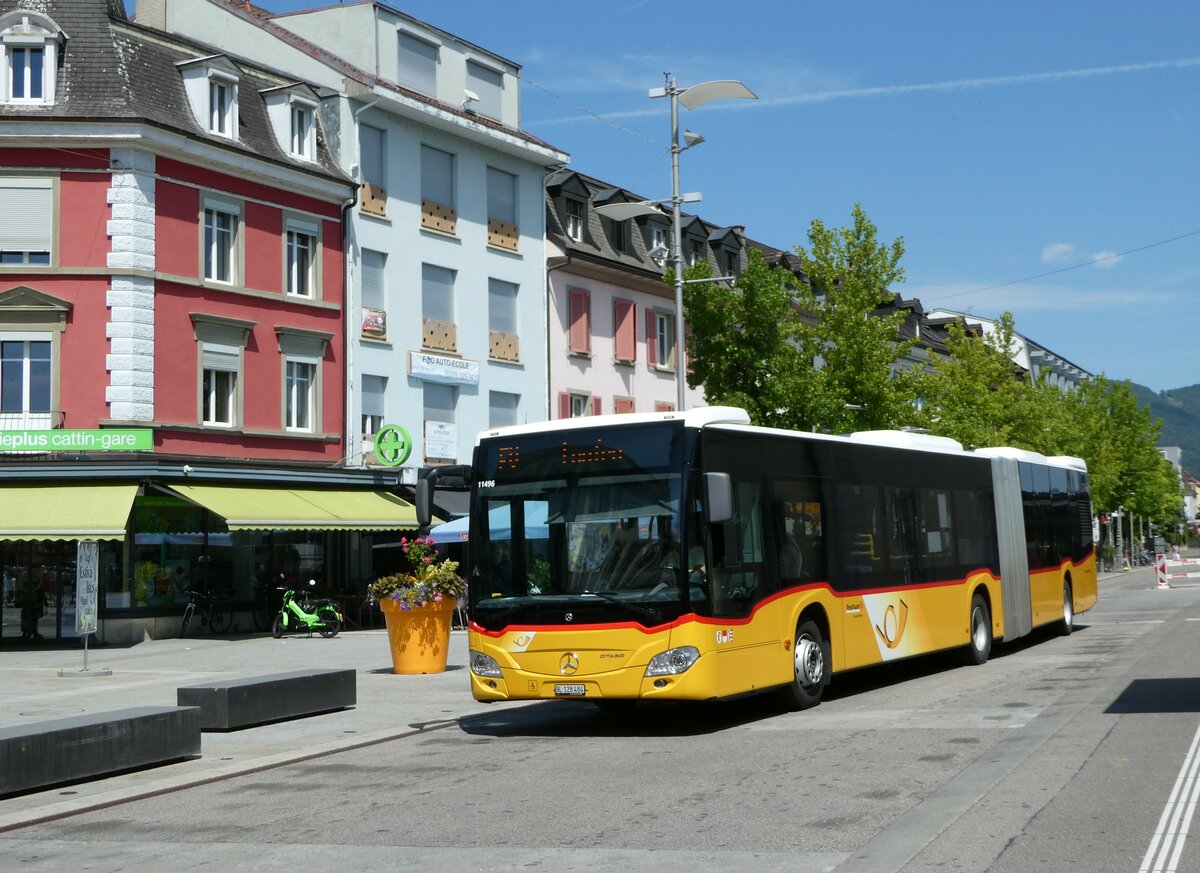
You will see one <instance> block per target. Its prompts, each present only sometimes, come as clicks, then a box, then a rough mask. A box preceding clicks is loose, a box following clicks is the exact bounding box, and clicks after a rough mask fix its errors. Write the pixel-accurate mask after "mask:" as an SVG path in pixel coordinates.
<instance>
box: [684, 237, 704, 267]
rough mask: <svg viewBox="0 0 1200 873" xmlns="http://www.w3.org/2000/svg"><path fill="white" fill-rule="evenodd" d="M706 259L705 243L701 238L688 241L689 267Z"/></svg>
mask: <svg viewBox="0 0 1200 873" xmlns="http://www.w3.org/2000/svg"><path fill="white" fill-rule="evenodd" d="M703 261H704V243H702V242H700V241H699V240H691V241H690V242H689V243H688V256H687V262H688V266H689V267H694V266H696V264H699V263H702V262H703Z"/></svg>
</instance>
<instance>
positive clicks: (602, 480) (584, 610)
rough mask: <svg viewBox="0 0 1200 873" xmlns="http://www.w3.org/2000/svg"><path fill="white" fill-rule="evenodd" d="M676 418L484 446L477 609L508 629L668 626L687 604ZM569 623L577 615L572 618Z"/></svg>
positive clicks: (475, 537)
mask: <svg viewBox="0 0 1200 873" xmlns="http://www.w3.org/2000/svg"><path fill="white" fill-rule="evenodd" d="M684 441H685V432H684V429H683V427H682V425H681V424H679V423H676V422H655V423H651V424H646V425H625V426H622V427H619V428H588V429H572V430H568V431H563V432H559V433H557V434H554V435H549V434H522V435H520V436H516V437H507V438H504V437H499V438H494V439H491V440H487V441H484V442H483V443H481V444H480V446H479V448H478V449H477V452H476V462H475V468H476V469H475V475H476V482H477V487H476V491H475V497H474V501H473V504H472V507H471V547H470V554H471V565H472V566H471V575H470V588H469V592H470V595H469V596H470V603H471V611H472V617H473V618H474V620H475V621H476V622H477V623H479V624H480V625H482V626H483V627H488V628H500V627H503V626H505V625H507V624H509V623H510V622H521V623H525V622H529V621H536V622H538V623H543V624H545V623H551V624H553V623H560V622H564V621H575V622H579V621H587V622H589V623H596V622H604V621H621V622H628V621H636V622H639V623H641V624H644V625H648V626H649V625H653V624H658V623H661V622H663V621H669V620H670V619H672V618H674V617H676V616H678V615H679V614H680V613H681V611H682V610H683V608H684V606H685V597H686V593H685V586H684V584H683V583H684V581H685V574H684V572H683V568H684V563H683V559H682V558H683V547H682V545H681V542H682V540H681V536H680V518H681V511H680V508H681V505H682V498H683V495H682V488H683V481H684V480H683V475H682V471H683V458H684V451H683V443H684ZM568 613H569V614H570V615H571V617H570V618H567V617H566V616H567V614H568Z"/></svg>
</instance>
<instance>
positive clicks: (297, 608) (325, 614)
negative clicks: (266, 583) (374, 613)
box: [271, 582, 345, 639]
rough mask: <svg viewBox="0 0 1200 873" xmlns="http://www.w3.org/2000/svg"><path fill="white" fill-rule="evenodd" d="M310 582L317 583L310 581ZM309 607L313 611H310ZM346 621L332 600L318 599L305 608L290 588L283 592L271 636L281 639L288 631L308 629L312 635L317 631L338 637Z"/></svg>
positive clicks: (299, 631) (324, 634)
mask: <svg viewBox="0 0 1200 873" xmlns="http://www.w3.org/2000/svg"><path fill="white" fill-rule="evenodd" d="M309 584H310V585H313V584H315V583H312V582H310V583H309ZM309 609H311V610H312V611H311V612H310V611H309ZM344 621H345V619H344V618H343V617H342V612H341V610H340V609H338V608H337V606H336V605H335V604H334V603H333V601H332V600H318V601H316V602H315V603H313V604H311V605H310V606H309V608H308V609H305V608H304V607H303V606H301V605H300V604H299V603H297V602H296V592H295V591H293V590H292V589H288V590H287V591H285V592H283V606H281V607H280V608H279V614H278V615H276V616H275V623H274V624H273V625H272V626H271V636H273V637H275V639H279V638H280V637H281V636H283V635H284V634H285V633H287V632H288V631H295V632H297V633H301V632H304V631H308V634H309V636H312V632H313V631H316V632H317V633H319V634H320V635H321V636H323V637H326V638H329V637H336V636H337V635H338V631H340V630H341V629H342V623H343V622H344Z"/></svg>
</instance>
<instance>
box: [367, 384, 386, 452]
mask: <svg viewBox="0 0 1200 873" xmlns="http://www.w3.org/2000/svg"><path fill="white" fill-rule="evenodd" d="M386 391H387V377H386V376H369V375H366V374H363V377H362V434H363V442H373V441H374V439H375V434H377V433H379V429H380V428H381V427H383V416H384V409H383V399H384V394H385V392H386Z"/></svg>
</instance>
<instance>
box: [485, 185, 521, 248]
mask: <svg viewBox="0 0 1200 873" xmlns="http://www.w3.org/2000/svg"><path fill="white" fill-rule="evenodd" d="M487 210H488V245H492V246H499V247H500V248H503V249H509V250H510V251H514V252H515V251H516V250H517V241H518V234H517V177H516V176H514V175H513V174H512V173H506V172H504V171H503V170H497V169H496V168H495V167H488V169H487Z"/></svg>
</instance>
